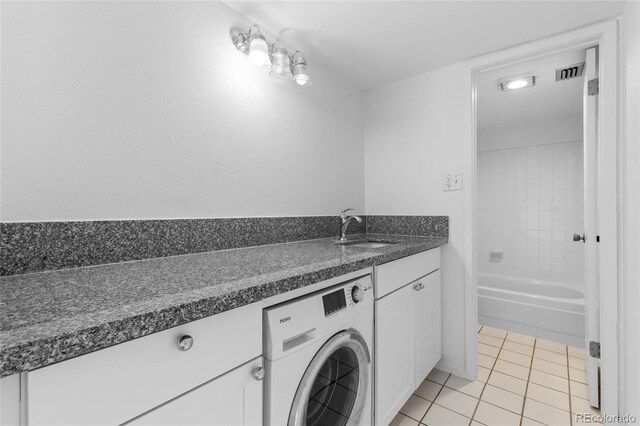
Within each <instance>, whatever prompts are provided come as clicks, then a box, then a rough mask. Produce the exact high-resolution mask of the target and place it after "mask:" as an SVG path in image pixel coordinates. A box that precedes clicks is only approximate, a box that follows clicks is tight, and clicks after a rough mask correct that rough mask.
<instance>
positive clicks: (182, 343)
mask: <svg viewBox="0 0 640 426" xmlns="http://www.w3.org/2000/svg"><path fill="white" fill-rule="evenodd" d="M192 347H193V337H191V336H188V335H187V336H182V337H181V338H179V339H178V350H179V351H181V352H186V351H188V350H189V349H191V348H192Z"/></svg>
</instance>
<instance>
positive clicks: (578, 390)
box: [569, 380, 589, 399]
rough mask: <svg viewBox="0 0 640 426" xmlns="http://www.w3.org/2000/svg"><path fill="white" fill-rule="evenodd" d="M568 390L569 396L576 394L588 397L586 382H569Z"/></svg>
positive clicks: (584, 397) (580, 396) (583, 397)
mask: <svg viewBox="0 0 640 426" xmlns="http://www.w3.org/2000/svg"><path fill="white" fill-rule="evenodd" d="M569 392H570V393H571V396H577V397H579V398H582V399H589V388H588V387H587V385H586V384H584V383H580V382H574V381H573V380H571V381H570V382H569Z"/></svg>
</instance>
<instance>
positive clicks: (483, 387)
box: [469, 333, 508, 424]
mask: <svg viewBox="0 0 640 426" xmlns="http://www.w3.org/2000/svg"><path fill="white" fill-rule="evenodd" d="M507 335H508V333H507V334H505V336H504V339H502V345H500V349H499V350H498V353H497V354H496V358H495V360H494V361H493V364H492V365H491V371H489V376H488V377H487V381H486V382H484V385H483V386H482V392H480V395H478V403H477V404H476V408H475V409H474V410H473V414H472V415H471V422H473V421H474V420H475V419H474V418H475V416H476V412H477V411H478V407H479V406H480V401H482V395H483V394H484V390H485V389H486V388H487V384H488V383H489V378H491V375H492V374H493V369H494V368H495V366H496V363H497V362H498V357H499V356H500V352H502V347H503V346H504V342H506V341H507ZM485 368H486V367H485ZM476 421H477V420H476ZM471 422H469V424H471ZM478 423H480V422H478Z"/></svg>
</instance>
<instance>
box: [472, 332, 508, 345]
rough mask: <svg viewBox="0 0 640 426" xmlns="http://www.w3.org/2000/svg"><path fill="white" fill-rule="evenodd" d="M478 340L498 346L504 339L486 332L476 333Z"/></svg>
mask: <svg viewBox="0 0 640 426" xmlns="http://www.w3.org/2000/svg"><path fill="white" fill-rule="evenodd" d="M478 342H479V343H484V344H485V345H491V346H495V347H497V348H499V347H501V346H502V343H503V342H504V340H503V339H498V338H497V337H493V336H489V335H487V334H482V333H480V334H478Z"/></svg>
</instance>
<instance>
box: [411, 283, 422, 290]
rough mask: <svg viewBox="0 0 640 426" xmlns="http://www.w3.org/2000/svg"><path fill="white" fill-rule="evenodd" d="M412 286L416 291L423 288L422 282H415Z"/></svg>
mask: <svg viewBox="0 0 640 426" xmlns="http://www.w3.org/2000/svg"><path fill="white" fill-rule="evenodd" d="M413 288H414V289H415V290H416V291H420V290H422V289H423V288H424V284H422V283H416V284H415V285H414V286H413Z"/></svg>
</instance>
